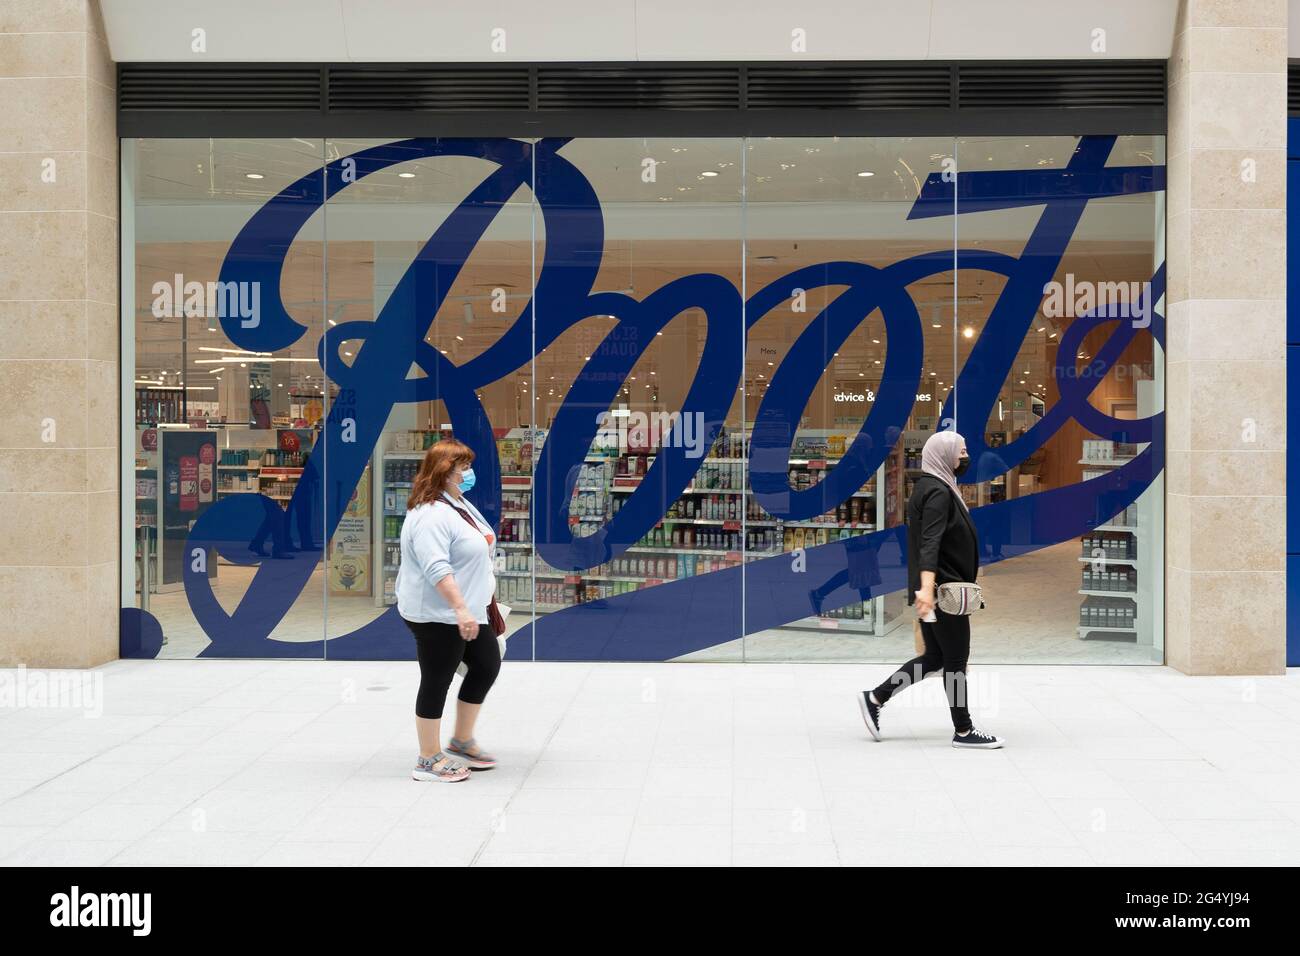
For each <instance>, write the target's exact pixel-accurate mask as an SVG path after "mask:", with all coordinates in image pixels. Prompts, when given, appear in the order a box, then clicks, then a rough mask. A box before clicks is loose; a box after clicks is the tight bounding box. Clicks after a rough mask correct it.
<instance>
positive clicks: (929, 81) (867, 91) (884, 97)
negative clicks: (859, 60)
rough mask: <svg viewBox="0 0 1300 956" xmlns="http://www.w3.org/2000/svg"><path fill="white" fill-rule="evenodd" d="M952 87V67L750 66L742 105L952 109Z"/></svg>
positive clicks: (829, 64)
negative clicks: (950, 107) (949, 107)
mask: <svg viewBox="0 0 1300 956" xmlns="http://www.w3.org/2000/svg"><path fill="white" fill-rule="evenodd" d="M952 82H953V68H952V67H950V66H946V65H944V64H942V63H934V64H929V63H924V64H918V65H915V66H908V65H899V66H892V65H887V64H881V65H872V64H852V63H848V64H840V63H827V64H820V65H818V66H814V67H802V68H791V67H788V66H782V65H778V64H773V65H771V66H751V67H749V69H748V71H747V75H746V86H745V104H746V106H747V107H748V108H750V109H845V110H891V109H923V108H926V107H930V108H945V107H948V106H950V105H952Z"/></svg>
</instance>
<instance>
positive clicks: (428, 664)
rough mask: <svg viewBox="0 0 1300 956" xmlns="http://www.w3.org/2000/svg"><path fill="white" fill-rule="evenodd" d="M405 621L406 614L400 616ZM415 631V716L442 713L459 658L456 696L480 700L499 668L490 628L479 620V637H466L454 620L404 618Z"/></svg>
mask: <svg viewBox="0 0 1300 956" xmlns="http://www.w3.org/2000/svg"><path fill="white" fill-rule="evenodd" d="M402 620H403V621H406V618H402ZM406 626H407V627H409V628H410V629H411V633H412V634H414V635H415V654H416V657H417V658H418V659H419V661H420V690H419V692H418V693H417V694H416V695H415V716H416V717H423V718H425V719H426V720H438V719H439V718H441V717H442V708H443V705H444V704H446V702H447V688H448V687H450V686H451V678H452V675H453V674H455V673H456V667H457V665H459V664H460V662H461V661H462V660H464V662H465V679H464V680H463V681H461V684H460V693H459V694H458V695H457V697H458V698H459V699H460V700H463V701H464V702H465V703H467V704H481V703H483V701H484V700H486V699H487V694H488V691H489V690H491V689H492V685H493V684H494V683H496V679H497V674H498V673H500V671H501V648H500V646H499V645H498V644H497V636H496V635H495V634H493V633H492V628H491V627H489V626H488V625H486V624H480V625H479V628H478V637H476V638H474V640H472V641H467V640H465V639H464V638H463V637H461V636H460V628H458V627H457V626H456V625H455V624H441V623H439V622H437V621H430V622H428V623H420V622H416V621H406Z"/></svg>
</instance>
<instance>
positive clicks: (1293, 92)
mask: <svg viewBox="0 0 1300 956" xmlns="http://www.w3.org/2000/svg"><path fill="white" fill-rule="evenodd" d="M1286 111H1287V113H1289V114H1290V115H1292V116H1295V115H1300V63H1287V65H1286Z"/></svg>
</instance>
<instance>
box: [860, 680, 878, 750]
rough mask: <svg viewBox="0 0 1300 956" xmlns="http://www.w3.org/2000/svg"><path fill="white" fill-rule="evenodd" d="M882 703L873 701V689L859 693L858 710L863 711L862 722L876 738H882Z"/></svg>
mask: <svg viewBox="0 0 1300 956" xmlns="http://www.w3.org/2000/svg"><path fill="white" fill-rule="evenodd" d="M880 709H881V708H880V705H879V704H873V703H872V702H871V691H869V690H864V691H863V692H862V693H861V694H859V695H858V710H860V711H862V722H863V723H864V724H866V725H867V730H869V731H870V732H871V736H872V737H874V738H875V739H876V740H879V739H880Z"/></svg>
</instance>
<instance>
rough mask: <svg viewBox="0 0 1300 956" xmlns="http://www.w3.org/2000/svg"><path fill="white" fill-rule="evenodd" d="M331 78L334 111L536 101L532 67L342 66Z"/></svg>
mask: <svg viewBox="0 0 1300 956" xmlns="http://www.w3.org/2000/svg"><path fill="white" fill-rule="evenodd" d="M326 75H327V81H328V84H329V85H328V96H329V108H330V109H331V110H416V111H464V110H526V109H528V108H529V104H530V102H531V96H530V92H529V90H530V83H531V77H530V74H529V69H528V67H527V66H499V67H480V66H475V67H462V66H409V67H399V68H384V67H352V66H336V67H331V68H329V69H328V71H327V74H326Z"/></svg>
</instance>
